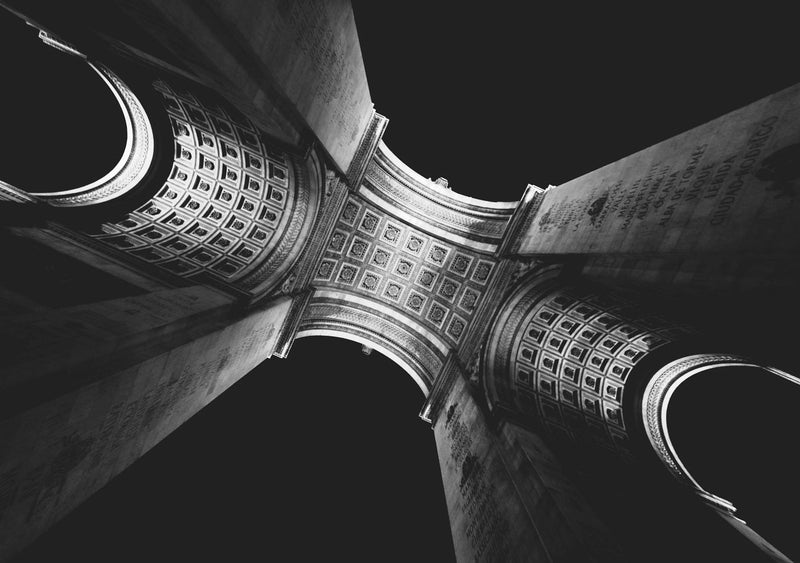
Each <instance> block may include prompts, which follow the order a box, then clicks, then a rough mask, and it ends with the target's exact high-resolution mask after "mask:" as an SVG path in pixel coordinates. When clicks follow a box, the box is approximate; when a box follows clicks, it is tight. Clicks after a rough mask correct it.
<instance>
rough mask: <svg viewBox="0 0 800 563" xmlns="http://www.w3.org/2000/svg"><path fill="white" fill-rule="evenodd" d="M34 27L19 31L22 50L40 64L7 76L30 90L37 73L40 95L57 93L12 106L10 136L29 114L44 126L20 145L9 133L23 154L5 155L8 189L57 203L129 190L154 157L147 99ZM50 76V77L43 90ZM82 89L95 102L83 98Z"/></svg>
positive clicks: (86, 201)
mask: <svg viewBox="0 0 800 563" xmlns="http://www.w3.org/2000/svg"><path fill="white" fill-rule="evenodd" d="M15 23H17V22H15ZM18 25H20V26H21V25H23V24H22V22H19V23H18ZM34 33H35V29H31V28H27V29H20V30H19V34H20V39H24V41H20V48H22V49H23V50H25V51H26V52H29V53H31V54H32V55H35V57H34V59H33V60H34V62H33V63H32V64H35V65H36V66H35V67H34V68H32V69H29V72H26V73H25V76H24V77H20V79H18V80H15V79H14V77H13V76H8V78H9V79H10V80H12V81H13V82H14V83H15V84H16V85H17V88H18V89H20V90H21V92H27V91H28V90H30V88H27V89H26V83H27V81H28V80H30V79H29V78H28V77H29V76H30V75H31V73H35V75H36V76H35V77H34V78H33V79H32V80H31V81H32V82H33V84H34V87H35V88H37V89H38V90H39V91H40V96H41V92H42V91H44V92H46V93H47V95H48V96H49V97H50V98H52V99H51V100H50V101H49V102H48V103H43V102H40V103H38V104H37V105H32V104H31V102H30V101H28V103H27V104H26V105H25V106H24V107H22V108H10V107H8V106H7V107H6V111H13V112H16V113H17V114H18V115H17V116H14V117H11V118H10V119H9V120H8V122H9V125H10V131H9V130H7V131H6V134H7V135H8V134H10V133H12V132H13V131H14V124H15V123H21V122H24V121H25V120H26V119H27V120H31V121H33V122H35V123H36V122H39V124H38V126H37V127H35V128H34V129H32V130H31V131H35V132H36V133H37V138H35V139H34V138H31V137H30V135H26V136H23V137H22V139H23V141H26V142H24V143H23V144H21V145H20V144H19V143H17V141H18V140H19V139H18V138H17V137H14V136H12V138H11V139H10V140H11V141H12V143H14V145H15V149H17V150H18V151H20V154H19V158H12V159H7V160H6V163H7V166H8V167H9V169H8V171H7V173H8V174H10V177H4V178H2V179H0V183H2V184H4V187H5V188H6V190H5V191H18V192H20V195H21V196H22V197H23V198H28V199H30V198H32V199H33V200H35V201H39V202H42V203H45V204H47V205H51V206H56V207H83V206H87V205H95V204H98V203H104V202H108V201H110V200H113V199H116V198H119V197H121V196H123V195H125V194H126V193H128V192H129V191H131V190H133V189H134V188H136V187H137V185H138V184H139V182H140V181H141V180H142V179H143V178H144V177H145V176H146V175H147V173H148V172H149V170H150V167H151V165H152V163H153V160H154V144H155V138H154V131H153V127H152V125H151V122H150V119H149V117H148V115H147V112H146V110H145V107H144V105H143V104H142V102H141V101H140V99H139V98H138V97H137V96H136V95H135V94H134V93H133V92H132V90H131V89H130V88H129V87H128V85H127V84H126V83H125V82H124V81H123V80H122V79H121V78H120V77H119V76H118V75H117V74H116V73H114V72H113V71H112V70H110V69H109V68H108V67H106V66H105V65H103V64H101V63H99V62H96V61H90V60H88V59H87V58H86V56H85V55H83V54H82V53H81V52H79V51H77V50H76V49H74V48H73V47H72V46H70V45H69V44H67V43H64V42H63V41H61V40H60V39H58V38H56V37H53V36H51V35H48V34H47V33H46V32H44V31H40V32H39V39H41V41H39V40H37V39H35V36H34V35H33V34H34ZM53 49H56V50H57V51H56V50H53ZM58 51H60V52H58ZM12 68H13V67H12ZM48 79H49V80H50V81H52V83H50V84H49V85H48V86H49V87H47V88H42V87H41V83H42V82H45V83H46V82H48ZM76 84H77V85H76ZM84 90H87V91H88V95H87V99H88V100H92V102H86V101H84V100H82V99H81V98H80V97H79V96H78V92H83V91H84ZM62 93H63V97H62ZM89 103H91V104H92V105H88V104H89ZM65 104H66V105H65ZM87 112H88V114H87ZM40 114H41V115H40ZM25 116H27V118H26V117H25ZM40 118H43V119H44V120H45V122H43V123H42V122H40V121H41V119H40ZM47 120H54V121H53V122H47ZM87 128H88V131H87V130H86V129H87ZM31 143H33V144H32V145H31ZM29 145H30V146H29ZM43 169H44V172H42V170H43ZM2 180H6V182H8V183H5V182H2Z"/></svg>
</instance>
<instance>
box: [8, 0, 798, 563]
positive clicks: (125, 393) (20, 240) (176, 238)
mask: <svg viewBox="0 0 800 563" xmlns="http://www.w3.org/2000/svg"><path fill="white" fill-rule="evenodd" d="M11 4H12V9H13V10H19V11H20V12H22V13H25V14H29V15H26V16H25V18H26V19H27V18H29V19H30V22H31V25H33V26H35V27H38V28H40V29H42V30H43V32H42V33H43V35H42V37H43V38H44V39H45V42H46V43H47V44H48V45H50V46H55V47H56V48H59V49H62V50H65V51H67V52H70V53H72V54H73V56H76V57H83V58H85V59H86V64H88V65H92V68H95V69H96V70H97V72H98V73H99V74H100V75H101V76H102V77H103V79H104V80H105V81H106V83H107V84H108V86H109V88H111V91H112V92H113V93H114V95H115V96H116V97H117V99H118V100H119V101H120V104H121V107H122V108H123V111H124V112H125V115H126V120H127V122H126V123H127V125H128V127H127V135H128V137H127V145H126V151H125V153H124V156H123V159H122V160H121V161H120V163H119V164H118V165H117V166H116V167H115V168H114V169H113V170H112V171H111V172H109V173H108V174H107V175H106V176H104V177H103V178H102V179H101V180H98V181H97V182H94V183H92V184H89V185H87V186H85V187H84V188H80V189H78V190H61V191H59V190H53V191H50V192H48V193H44V192H29V191H26V190H25V189H24V186H21V185H19V186H16V185H11V184H8V183H4V182H0V203H1V204H2V210H1V211H2V213H0V219H2V228H3V232H2V234H3V238H2V240H3V241H5V242H7V243H8V245H9V247H10V248H11V249H12V251H10V253H11V255H12V256H20V255H22V254H23V253H29V254H30V258H31V260H32V261H37V260H38V261H48V262H49V261H52V262H53V263H54V266H53V270H55V271H57V272H58V275H59V276H61V278H63V279H67V280H72V282H74V284H75V285H77V284H79V283H80V282H81V281H85V282H86V283H89V282H91V283H95V284H98V285H99V284H101V283H104V282H102V280H103V279H105V278H103V277H102V276H107V277H108V279H113V280H114V283H110V282H109V283H108V284H107V286H108V287H107V288H106V289H107V292H106V293H103V295H104V296H105V298H103V299H96V298H95V299H93V298H91V297H85V296H82V297H80V298H78V299H70V298H68V296H66V295H63V294H60V293H58V292H55V293H51V292H49V291H48V289H47V287H46V284H45V285H43V284H42V283H41V282H38V283H32V280H33V278H34V277H38V276H39V271H38V270H35V269H33V268H26V266H24V265H23V264H19V265H18V268H17V269H18V270H19V271H18V272H16V271H15V273H14V276H15V277H13V278H12V277H11V276H8V277H7V278H3V279H2V282H3V286H2V289H3V291H2V293H0V307H1V308H0V314H2V316H3V323H2V325H1V326H0V332H1V333H2V335H1V336H2V341H3V343H4V346H5V348H6V349H5V354H4V365H3V368H2V372H0V390H2V391H3V393H2V398H0V559H4V558H5V557H10V556H12V555H13V554H14V553H16V552H17V551H18V550H19V549H21V548H22V547H24V545H26V544H27V543H29V542H31V541H33V540H34V539H35V538H36V537H37V536H38V535H39V534H40V533H42V532H43V531H44V530H46V529H47V528H48V527H49V526H50V525H52V523H53V522H55V521H57V520H58V519H60V518H61V517H63V516H64V515H65V514H67V513H68V512H69V511H70V510H72V509H73V508H74V507H75V506H77V505H78V504H80V503H81V502H82V501H83V500H84V499H85V498H86V497H87V496H89V495H90V494H92V493H93V492H94V491H96V490H98V489H99V488H101V487H102V486H103V485H104V484H105V483H106V482H107V481H108V480H109V479H111V478H112V477H113V476H114V475H116V474H117V473H119V472H120V471H122V470H124V468H125V467H127V466H128V465H130V464H131V463H133V462H134V461H135V460H136V459H137V458H138V457H140V456H141V455H143V454H144V453H145V452H146V451H147V450H148V449H150V448H151V447H153V445H155V444H156V443H158V442H159V441H160V440H161V439H162V438H163V437H164V436H166V435H167V434H168V433H169V432H171V431H173V430H174V429H175V428H177V427H178V426H179V425H180V424H182V423H183V422H184V421H185V420H187V419H188V418H189V417H190V416H192V415H193V414H194V413H195V412H197V411H198V410H199V409H200V408H202V407H203V406H204V405H206V404H207V403H208V402H210V401H211V400H213V399H214V398H215V397H216V396H218V395H219V394H220V393H221V392H222V391H223V390H225V389H226V388H228V387H229V386H230V385H232V384H233V383H235V382H236V381H237V380H238V379H239V378H241V377H243V376H244V375H246V374H247V373H248V372H249V371H250V370H252V369H253V368H254V367H255V366H257V365H259V364H260V363H261V362H263V361H264V360H267V359H269V358H271V357H272V356H277V357H280V358H286V357H287V356H289V357H291V348H292V343H293V341H294V340H295V339H296V338H302V337H307V336H317V335H325V336H337V337H340V338H344V339H349V340H353V341H356V342H359V343H362V344H364V345H366V346H368V347H369V348H375V349H376V350H378V351H380V352H382V353H384V354H385V355H386V356H388V357H390V358H391V359H393V360H394V361H395V362H396V363H397V364H398V365H399V366H400V367H401V368H402V369H404V370H405V371H406V372H407V373H408V374H409V375H410V376H411V377H412V378H413V379H414V381H415V382H416V384H417V385H418V386H419V387H420V389H421V390H422V392H423V394H424V396H425V403H424V405H423V407H422V410H421V413H420V415H421V416H422V418H423V419H424V420H426V421H428V422H430V423H431V425H432V427H433V433H434V437H435V440H436V444H437V451H438V454H439V462H440V466H441V470H442V476H443V480H444V485H445V496H446V501H447V506H448V512H449V515H450V521H451V531H452V535H453V542H454V546H455V553H456V556H457V558H458V559H459V560H463V561H468V560H480V561H484V560H486V561H493V560H542V561H554V560H570V561H583V560H587V561H589V560H591V561H617V560H625V558H626V557H629V556H630V554H634V555H633V557H634V558H636V557H637V556H641V554H642V553H643V551H642V550H646V549H648V548H647V547H646V546H647V542H648V541H649V540H648V539H647V538H651V539H652V536H648V535H647V534H649V533H651V532H646V533H645V532H644V531H642V530H638V531H633V532H631V534H630V535H631V537H625V536H626V533H627V532H626V528H625V526H627V525H634V524H631V523H630V522H629V521H627V520H625V518H626V517H628V518H629V515H627V516H626V514H623V513H625V512H626V511H627V512H632V511H633V508H631V507H638V506H639V505H637V504H636V503H637V502H640V501H638V500H637V499H636V497H637V496H639V492H640V490H639V489H637V486H647V487H650V486H652V487H653V488H658V489H663V490H665V491H666V493H665V495H664V496H665V497H669V496H670V494H671V492H672V491H675V495H674V496H675V498H676V499H677V500H675V501H674V502H675V503H676V504H675V506H676V507H678V508H681V509H683V508H684V507H685V509H686V511H687V514H688V516H687V520H686V522H688V524H685V525H684V527H683V528H681V525H682V524H678V523H676V524H674V526H676V527H675V528H669V529H668V530H667V531H665V532H664V534H667V535H669V534H672V533H676V534H684V536H683V537H684V538H686V537H690V535H688V536H687V534H691V532H690V531H688V528H691V527H693V526H694V527H697V528H698V529H703V530H706V529H707V530H708V534H707V537H706V538H705V539H704V540H703V541H704V542H705V543H702V545H701V546H700V547H696V548H692V547H680V542H677V544H678V547H674V548H671V549H674V551H671V552H666V553H671V554H672V556H677V555H678V554H684V555H685V554H686V553H691V552H692V549H696V550H697V551H696V553H703V554H708V553H713V552H715V550H716V549H717V547H718V545H719V542H721V541H724V542H730V543H731V545H732V546H733V547H732V548H731V549H733V550H741V552H742V553H747V554H748V555H752V557H753V558H757V557H766V558H768V559H771V560H777V561H787V560H788V559H787V558H786V557H785V556H784V555H783V554H781V553H780V552H779V551H778V549H776V548H775V547H773V546H772V545H771V543H770V541H772V540H771V537H770V536H767V537H768V539H769V540H770V541H767V540H765V539H764V538H762V537H761V536H759V535H758V532H761V530H755V531H754V530H753V529H751V528H749V527H748V526H747V525H746V524H745V522H744V521H742V520H741V519H739V518H738V517H737V516H736V508H735V506H734V505H733V504H732V503H730V502H728V501H727V500H725V499H722V498H720V497H718V496H716V495H715V491H714V490H713V483H708V484H707V483H703V488H701V487H700V485H698V483H697V482H696V481H695V480H694V479H693V478H692V476H691V475H690V474H688V473H687V472H686V471H685V468H683V466H682V464H681V461H680V452H679V451H676V450H675V448H674V447H673V446H672V444H671V442H670V440H669V431H668V428H667V427H666V425H667V423H666V414H665V412H666V406H667V404H668V403H669V397H670V395H671V393H672V392H673V391H674V388H675V387H676V386H677V384H678V383H680V382H682V381H684V380H685V379H687V378H689V377H690V376H692V377H694V376H698V377H701V376H702V373H701V372H703V371H704V370H722V369H724V368H725V367H730V366H739V367H741V366H747V367H749V368H752V369H753V370H754V371H753V373H757V372H759V370H761V371H760V373H768V374H779V375H780V376H781V377H783V378H785V380H786V381H789V382H791V383H798V380H797V379H796V378H795V377H794V376H793V375H792V373H796V372H797V368H798V367H800V366H797V365H796V360H795V359H794V358H793V357H792V354H791V334H788V333H786V332H785V331H783V330H782V329H781V328H780V327H777V326H776V325H775V323H774V322H771V321H772V319H771V314H772V313H773V312H774V311H775V310H776V308H777V307H778V306H780V307H783V311H784V314H786V315H791V314H792V313H793V312H797V311H798V309H799V308H798V301H797V299H796V297H794V296H793V295H792V294H793V288H794V287H796V284H797V282H798V280H800V275H799V274H800V272H798V265H797V261H796V257H795V256H794V254H795V251H796V248H797V242H796V241H797V240H798V236H799V235H800V233H798V229H799V228H800V226H799V225H800V222H798V221H797V217H796V215H797V205H798V204H797V202H796V199H797V198H796V190H797V188H798V187H800V186H799V184H800V167H798V165H797V161H798V158H799V155H800V153H799V152H798V150H797V147H798V146H800V126H799V125H800V86H795V87H791V88H788V89H786V90H783V91H781V92H778V93H776V94H774V95H772V96H769V97H768V98H765V99H764V100H761V101H758V102H756V103H754V104H751V105H750V106H747V107H746V108H742V109H741V110H738V111H735V112H733V113H731V114H728V115H726V116H723V117H721V118H719V119H716V120H714V121H712V122H709V123H707V124H705V125H703V126H700V127H698V128H696V129H693V130H691V131H688V132H686V133H684V134H682V135H679V136H677V137H674V138H672V139H668V140H666V141H664V142H662V143H659V144H657V145H655V146H653V147H650V148H649V149H645V150H643V151H640V152H639V153H636V154H634V155H632V156H630V157H627V158H624V159H621V160H619V161H617V162H615V163H612V164H609V165H608V166H605V167H603V168H601V169H599V170H596V171H594V172H591V173H589V174H586V175H584V176H581V177H579V178H576V179H574V180H571V181H569V182H567V183H565V184H562V185H560V186H548V187H547V188H546V189H542V188H538V187H536V186H533V185H529V186H528V187H527V189H526V190H525V192H524V193H523V194H522V197H521V199H520V200H519V201H513V202H489V201H482V200H478V199H475V198H471V197H467V196H464V195H460V194H458V193H456V192H454V191H452V190H450V189H447V186H446V182H441V181H440V180H436V181H434V180H431V179H428V178H425V177H423V176H422V175H420V174H418V173H417V172H415V171H414V170H412V169H410V168H409V167H408V166H406V165H405V164H404V163H403V162H402V161H401V160H400V159H399V158H398V157H397V156H395V155H394V154H393V153H392V152H391V150H390V149H389V147H387V145H386V144H385V143H384V142H383V140H382V135H383V132H384V130H385V129H386V127H387V122H388V120H387V119H386V118H385V117H383V116H381V115H380V114H378V113H376V112H375V111H374V110H373V109H372V102H371V100H370V97H369V91H368V89H367V87H366V84H367V83H366V76H365V72H364V68H363V62H362V61H361V53H360V48H359V45H358V38H357V36H356V34H355V28H354V23H353V19H352V11H351V10H350V8H349V6H348V5H347V4H346V3H344V4H335V5H334V4H330V5H327V4H326V5H318V4H315V3H313V2H299V3H285V2H265V3H263V5H259V6H252V5H251V6H248V5H247V4H246V3H244V2H231V3H230V5H227V4H226V6H224V7H223V6H218V7H210V6H205V4H203V5H202V6H200V5H193V4H192V3H189V2H176V3H174V4H170V5H169V6H167V5H161V4H160V3H158V2H150V1H148V2H144V3H143V4H142V6H136V7H134V6H132V5H130V4H129V3H128V2H124V1H119V2H112V3H109V7H106V8H103V9H102V10H100V11H99V12H98V14H100V15H101V16H103V17H106V16H108V15H109V14H116V16H118V17H121V16H124V17H126V18H130V20H131V22H132V23H131V26H132V27H131V30H128V31H127V32H126V34H122V33H121V32H120V28H116V27H115V25H118V24H114V25H112V23H113V22H114V21H117V20H114V19H109V20H108V21H109V29H107V30H104V31H102V32H98V30H97V28H94V27H93V25H96V24H81V23H80V22H78V21H77V20H75V18H74V17H72V18H70V16H66V15H64V14H61V13H60V12H59V13H58V14H57V15H58V16H59V17H56V16H54V15H51V16H48V13H50V12H49V11H48V9H46V8H44V7H43V6H41V5H39V4H38V3H34V4H33V6H32V7H22V6H20V7H16V6H15V4H16V3H14V2H12V3H11ZM103 10H108V12H104V11H103ZM15 13H16V12H15ZM17 15H20V14H17ZM61 16H64V18H66V19H61ZM40 19H41V21H39V20H40ZM101 19H102V18H101ZM176 27H180V32H175V33H174V34H168V35H167V36H164V37H153V35H155V36H159V33H157V32H154V31H153V30H159V29H162V30H163V29H170V30H173V31H174V30H175V29H176ZM61 33H63V36H61V35H60V34H61ZM145 39H147V40H153V41H155V42H156V43H157V45H158V47H157V48H156V47H153V52H152V53H149V52H148V50H147V47H146V45H147V41H145ZM0 175H2V172H1V171H0ZM52 256H58V257H60V258H59V259H53V258H52ZM26 276H27V278H26ZM26 280H27V281H26ZM719 290H724V292H720V291H719ZM754 296H755V297H754ZM670 299H671V301H670ZM665 300H666V301H665ZM665 303H667V304H668V305H669V304H671V307H670V306H667V307H665V306H664V305H665ZM698 366H700V367H702V369H700V368H698ZM588 468H591V470H590V469H588ZM592 471H595V473H596V474H595V475H590V474H589V473H592ZM672 487H674V489H673V488H672ZM664 502H672V501H664ZM615 503H619V506H617V507H613V506H612V507H609V506H607V505H614V504H615ZM651 510H652V511H653V513H654V514H655V513H657V512H658V511H659V507H652V508H651ZM657 517H658V516H654V518H657ZM667 520H669V519H668V518H666V517H663V521H667ZM622 522H627V523H626V524H624V525H623V524H622ZM640 532H641V534H642V538H644V539H641V540H640V539H636V536H637V534H639V533H640ZM781 540H782V541H783V540H786V537H784V536H781ZM786 541H789V540H786ZM684 543H685V544H686V545H690V544H691V542H690V541H687V542H684ZM773 543H774V542H773ZM787 545H788V548H787V549H795V547H796V546H794V545H791V544H787ZM778 547H779V548H783V545H780V543H779V545H778ZM682 549H683V550H684V551H681V550H682ZM666 556H667V555H665V557H666Z"/></svg>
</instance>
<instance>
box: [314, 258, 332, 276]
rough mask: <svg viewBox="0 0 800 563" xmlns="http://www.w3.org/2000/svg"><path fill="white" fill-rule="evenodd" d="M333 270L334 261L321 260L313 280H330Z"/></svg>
mask: <svg viewBox="0 0 800 563" xmlns="http://www.w3.org/2000/svg"><path fill="white" fill-rule="evenodd" d="M335 268H336V261H335V260H323V261H322V262H320V265H319V268H317V274H316V276H315V278H316V279H318V280H326V281H327V280H330V279H331V277H332V276H333V271H334V269H335Z"/></svg>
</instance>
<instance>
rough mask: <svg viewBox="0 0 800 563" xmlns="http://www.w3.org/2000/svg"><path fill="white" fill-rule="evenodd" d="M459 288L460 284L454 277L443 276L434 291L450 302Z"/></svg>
mask: <svg viewBox="0 0 800 563" xmlns="http://www.w3.org/2000/svg"><path fill="white" fill-rule="evenodd" d="M460 288H461V284H460V283H459V282H457V281H456V280H454V279H451V278H447V277H446V278H444V279H443V280H442V283H440V284H439V290H438V291H437V292H436V293H437V294H438V295H440V296H441V297H444V298H445V299H447V300H448V301H450V302H452V301H453V300H454V299H455V297H456V293H458V290H459V289H460Z"/></svg>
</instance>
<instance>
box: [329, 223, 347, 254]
mask: <svg viewBox="0 0 800 563" xmlns="http://www.w3.org/2000/svg"><path fill="white" fill-rule="evenodd" d="M347 237H348V234H347V232H345V231H342V230H339V229H336V230H335V231H334V232H333V234H332V235H331V238H330V240H329V241H328V250H330V251H332V252H337V253H341V252H342V249H343V248H344V243H345V242H347Z"/></svg>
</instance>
